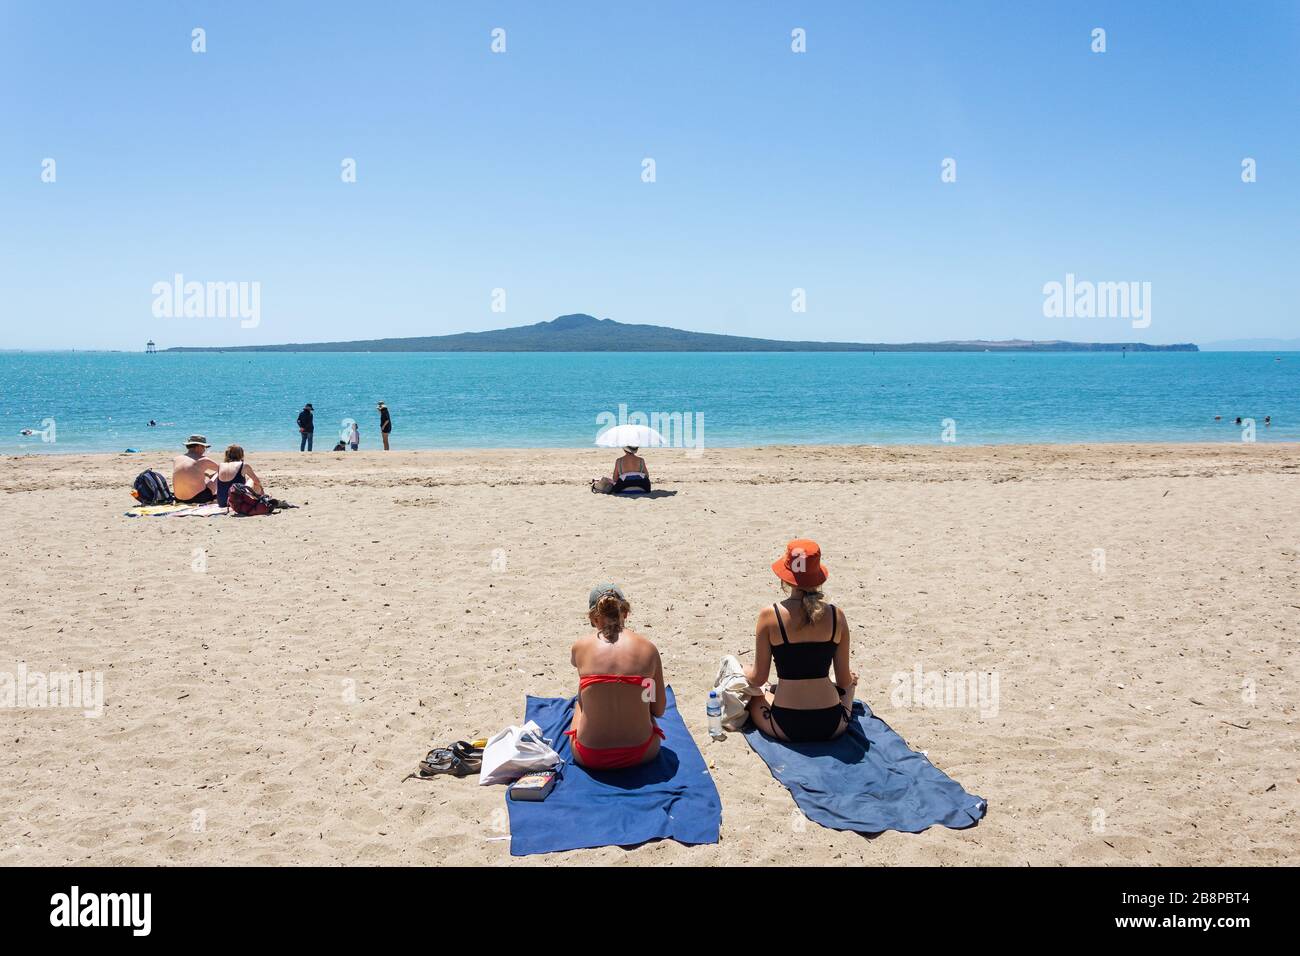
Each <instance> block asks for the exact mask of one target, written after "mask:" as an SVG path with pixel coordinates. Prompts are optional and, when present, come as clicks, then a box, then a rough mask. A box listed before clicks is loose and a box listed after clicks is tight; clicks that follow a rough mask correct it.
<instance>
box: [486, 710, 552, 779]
mask: <svg viewBox="0 0 1300 956" xmlns="http://www.w3.org/2000/svg"><path fill="white" fill-rule="evenodd" d="M560 763H561V758H560V755H559V754H557V753H556V752H555V751H554V750H553V749H552V748H551V745H550V744H548V743H547V742H546V741H545V740H544V739H543V738H542V728H540V727H538V726H537V724H536V722H535V721H531V720H530V721H529V722H528V723H526V724H524V725H523V726H522V727H507V728H506V729H505V730H503V731H501V732H500V733H499V734H497V735H496V736H495V737H493V738H492V739H491V740H489V741H488V742H487V746H486V747H484V748H483V769H482V770H481V771H480V772H479V776H478V782H479V785H480V786H482V785H483V784H488V783H510V782H511V781H512V780H518V779H519V778H520V777H522V776H523V775H524V774H526V773H533V772H535V771H538V770H551V769H553V768H554V767H558V766H559V765H560Z"/></svg>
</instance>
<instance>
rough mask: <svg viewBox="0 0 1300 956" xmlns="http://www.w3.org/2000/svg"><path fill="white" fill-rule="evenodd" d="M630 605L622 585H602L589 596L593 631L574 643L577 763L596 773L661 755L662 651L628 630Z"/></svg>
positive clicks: (572, 733)
mask: <svg viewBox="0 0 1300 956" xmlns="http://www.w3.org/2000/svg"><path fill="white" fill-rule="evenodd" d="M631 612H632V607H631V605H629V604H628V602H627V598H626V597H624V596H623V592H622V591H621V590H620V589H619V588H618V586H617V585H613V584H601V585H598V586H596V587H595V588H592V590H591V593H590V594H589V595H588V596H587V619H588V621H590V622H591V627H592V630H591V633H589V634H587V635H585V636H583V637H580V638H578V640H577V641H575V642H574V644H573V651H572V654H571V658H570V659H571V660H572V662H573V666H574V667H575V668H577V670H578V699H577V702H576V703H575V704H574V707H573V725H572V727H571V729H569V730H567V731H565V736H567V737H570V738H572V741H573V759H574V760H575V761H576V762H577V763H578V764H579V765H580V766H583V767H588V768H591V769H593V770H615V769H618V768H620V767H635V766H637V765H638V764H643V763H647V762H648V761H651V760H653V759H654V758H655V757H656V756H657V755H658V754H659V741H660V740H662V739H663V736H664V733H663V731H662V730H660V729H659V725H658V724H656V723H655V718H656V717H662V716H663V715H664V708H665V707H666V706H667V700H668V697H667V694H666V693H665V690H664V671H663V664H662V662H661V661H660V660H659V649H658V648H656V647H655V646H654V644H653V643H651V642H650V641H649V640H647V639H646V638H644V637H642V636H641V635H640V634H637V633H635V632H633V631H630V630H628V629H627V628H626V627H624V624H625V623H626V622H627V619H628V615H630V614H631Z"/></svg>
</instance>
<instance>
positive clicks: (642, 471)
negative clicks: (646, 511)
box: [591, 445, 650, 495]
mask: <svg viewBox="0 0 1300 956" xmlns="http://www.w3.org/2000/svg"><path fill="white" fill-rule="evenodd" d="M591 490H592V491H594V492H596V493H597V494H605V495H621V494H623V493H624V492H631V493H643V492H648V491H649V490H650V468H649V467H648V466H647V465H646V463H645V459H644V458H642V457H640V456H639V455H638V454H637V449H636V448H634V447H633V446H631V445H628V446H626V447H624V449H623V456H622V457H621V458H619V460H618V461H616V462H614V477H613V478H604V477H601V478H597V479H596V480H594V481H593V482H592V483H591Z"/></svg>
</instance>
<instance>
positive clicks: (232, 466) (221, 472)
mask: <svg viewBox="0 0 1300 956" xmlns="http://www.w3.org/2000/svg"><path fill="white" fill-rule="evenodd" d="M225 457H226V460H225V461H224V462H222V464H221V466H220V467H219V468H218V469H217V472H216V474H215V475H214V476H213V479H214V486H215V491H216V495H217V504H219V505H221V507H223V508H226V507H229V505H230V489H231V488H233V487H235V485H251V486H252V488H253V494H256V495H260V494H264V492H263V490H262V479H261V478H259V477H257V472H255V471H254V470H253V466H252V465H250V464H249V463H248V462H246V461H244V449H243V448H241V447H240V446H239V445H231V446H230V447H229V448H227V449H226V456H225Z"/></svg>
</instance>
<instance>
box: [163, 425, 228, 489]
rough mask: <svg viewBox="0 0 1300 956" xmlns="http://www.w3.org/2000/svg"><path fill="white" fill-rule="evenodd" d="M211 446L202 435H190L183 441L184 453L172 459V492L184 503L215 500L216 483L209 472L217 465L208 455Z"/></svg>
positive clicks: (215, 468)
mask: <svg viewBox="0 0 1300 956" xmlns="http://www.w3.org/2000/svg"><path fill="white" fill-rule="evenodd" d="M211 447H212V446H211V445H209V444H208V440H207V439H206V438H204V437H203V436H202V435H191V436H190V437H189V438H188V439H186V441H185V454H183V455H177V456H176V457H175V459H173V460H172V494H174V495H175V496H176V500H177V501H179V502H180V503H181V504H186V505H204V504H207V503H208V502H210V501H216V500H217V491H216V485H215V484H214V483H213V481H212V479H211V478H209V477H208V476H209V474H210V473H211V472H214V471H216V470H217V468H218V465H217V463H216V462H215V461H213V460H212V459H211V458H209V457H208V449H209V448H211Z"/></svg>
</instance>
